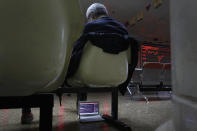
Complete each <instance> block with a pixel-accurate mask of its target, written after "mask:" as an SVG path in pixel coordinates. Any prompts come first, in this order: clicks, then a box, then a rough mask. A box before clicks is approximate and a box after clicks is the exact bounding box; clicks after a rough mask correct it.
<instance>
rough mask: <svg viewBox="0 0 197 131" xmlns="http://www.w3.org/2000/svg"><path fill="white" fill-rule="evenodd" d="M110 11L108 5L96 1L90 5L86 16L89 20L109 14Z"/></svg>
mask: <svg viewBox="0 0 197 131" xmlns="http://www.w3.org/2000/svg"><path fill="white" fill-rule="evenodd" d="M107 15H108V12H107V9H106V7H105V6H104V5H103V4H100V3H94V4H92V5H91V6H90V7H88V9H87V12H86V17H87V19H88V21H92V20H96V19H98V18H99V17H101V16H107Z"/></svg>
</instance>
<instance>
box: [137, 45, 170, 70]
mask: <svg viewBox="0 0 197 131" xmlns="http://www.w3.org/2000/svg"><path fill="white" fill-rule="evenodd" d="M139 56H140V57H139V59H140V60H139V67H142V65H143V63H144V62H159V63H170V46H168V45H159V44H158V45H157V44H151V45H148V44H143V45H141V49H140V54H139Z"/></svg>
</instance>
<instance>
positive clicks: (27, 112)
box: [21, 108, 33, 124]
mask: <svg viewBox="0 0 197 131" xmlns="http://www.w3.org/2000/svg"><path fill="white" fill-rule="evenodd" d="M32 121H33V114H32V113H31V108H22V116H21V123H22V124H30V123H31V122H32Z"/></svg>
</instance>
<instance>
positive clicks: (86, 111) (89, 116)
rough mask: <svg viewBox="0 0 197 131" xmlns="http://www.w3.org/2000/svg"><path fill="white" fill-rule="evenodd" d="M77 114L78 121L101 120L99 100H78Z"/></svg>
mask: <svg viewBox="0 0 197 131" xmlns="http://www.w3.org/2000/svg"><path fill="white" fill-rule="evenodd" d="M78 115H79V121H80V122H95V121H102V120H103V118H101V116H100V115H99V102H88V101H79V106H78Z"/></svg>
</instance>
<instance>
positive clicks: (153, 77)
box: [142, 62, 164, 85]
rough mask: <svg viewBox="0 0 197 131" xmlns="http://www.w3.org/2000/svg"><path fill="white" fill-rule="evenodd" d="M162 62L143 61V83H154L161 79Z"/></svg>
mask: <svg viewBox="0 0 197 131" xmlns="http://www.w3.org/2000/svg"><path fill="white" fill-rule="evenodd" d="M163 66H164V65H163V64H160V63H158V62H144V64H143V72H142V84H143V85H155V84H159V83H160V81H161V74H162V70H163Z"/></svg>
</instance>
